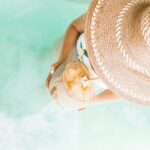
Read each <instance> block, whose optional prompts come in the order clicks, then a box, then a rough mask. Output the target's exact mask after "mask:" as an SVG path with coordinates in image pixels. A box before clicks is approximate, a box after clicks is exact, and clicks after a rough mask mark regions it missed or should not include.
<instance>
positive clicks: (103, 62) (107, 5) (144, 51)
mask: <svg viewBox="0 0 150 150" xmlns="http://www.w3.org/2000/svg"><path fill="white" fill-rule="evenodd" d="M85 35H86V43H87V50H88V53H89V58H90V60H91V63H92V66H93V68H94V70H95V71H96V73H97V74H98V75H99V77H100V78H101V80H102V81H103V82H104V83H105V84H106V85H108V86H109V88H110V89H111V90H112V91H114V92H115V93H117V94H118V95H120V96H121V97H122V98H125V99H127V100H131V101H134V102H137V103H141V104H145V105H150V0H93V1H92V3H91V5H90V8H89V11H88V14H87V20H86V31H85Z"/></svg>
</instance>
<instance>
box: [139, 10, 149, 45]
mask: <svg viewBox="0 0 150 150" xmlns="http://www.w3.org/2000/svg"><path fill="white" fill-rule="evenodd" d="M141 31H142V35H143V37H144V40H145V42H146V43H147V45H148V47H150V7H148V8H146V9H145V10H144V12H143V14H142V17H141Z"/></svg>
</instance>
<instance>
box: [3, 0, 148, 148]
mask: <svg viewBox="0 0 150 150" xmlns="http://www.w3.org/2000/svg"><path fill="white" fill-rule="evenodd" d="M89 3H90V0H84V1H83V0H59V1H54V0H42V1H38V0H13V1H12V0H1V5H0V35H1V36H0V61H1V63H0V70H1V71H0V150H60V149H61V150H92V149H93V150H114V149H115V150H132V149H135V150H149V149H150V142H149V139H150V108H149V107H145V106H141V105H138V104H134V103H130V102H128V101H125V100H121V101H119V102H115V103H109V104H101V105H99V106H95V107H90V108H88V109H86V110H85V111H83V112H74V111H64V110H62V109H61V108H59V107H58V106H57V105H56V104H55V103H54V102H53V101H52V99H51V97H50V95H49V93H47V91H46V89H45V79H46V77H47V73H48V70H49V66H50V64H51V63H52V62H53V61H54V58H53V57H52V55H51V53H50V52H51V48H52V46H53V44H54V43H55V42H56V41H57V40H58V39H59V38H60V37H61V36H62V35H63V34H64V32H65V30H66V28H67V26H68V25H69V23H70V22H71V21H72V20H73V19H75V18H76V17H78V16H79V15H81V14H82V13H83V12H85V11H86V10H87V8H88V5H89Z"/></svg>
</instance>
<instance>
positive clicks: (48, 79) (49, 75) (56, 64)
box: [46, 61, 63, 89]
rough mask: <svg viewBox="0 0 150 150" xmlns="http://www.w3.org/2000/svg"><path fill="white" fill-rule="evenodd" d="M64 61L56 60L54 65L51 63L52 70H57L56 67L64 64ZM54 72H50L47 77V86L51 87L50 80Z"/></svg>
mask: <svg viewBox="0 0 150 150" xmlns="http://www.w3.org/2000/svg"><path fill="white" fill-rule="evenodd" d="M62 63H63V62H59V61H58V62H56V63H54V64H53V65H51V70H53V71H54V72H55V71H56V69H57V68H58V67H59V66H60V65H61V64H62ZM54 72H49V74H48V76H47V79H46V88H47V89H49V83H50V80H51V77H52V74H53V73H54Z"/></svg>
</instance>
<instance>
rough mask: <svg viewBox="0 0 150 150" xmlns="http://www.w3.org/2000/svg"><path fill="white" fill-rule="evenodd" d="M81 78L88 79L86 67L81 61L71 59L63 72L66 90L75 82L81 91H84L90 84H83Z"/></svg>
mask: <svg viewBox="0 0 150 150" xmlns="http://www.w3.org/2000/svg"><path fill="white" fill-rule="evenodd" d="M82 78H87V80H88V79H90V74H89V71H88V69H87V67H86V66H85V65H84V64H83V63H82V62H81V61H72V62H70V63H68V64H67V65H66V67H65V70H64V73H63V83H64V86H65V88H66V89H67V90H68V91H70V90H71V89H72V88H73V87H74V85H75V84H76V85H78V87H79V88H80V89H81V90H82V92H84V91H85V92H86V91H87V90H88V89H89V88H90V86H83V85H82Z"/></svg>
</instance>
